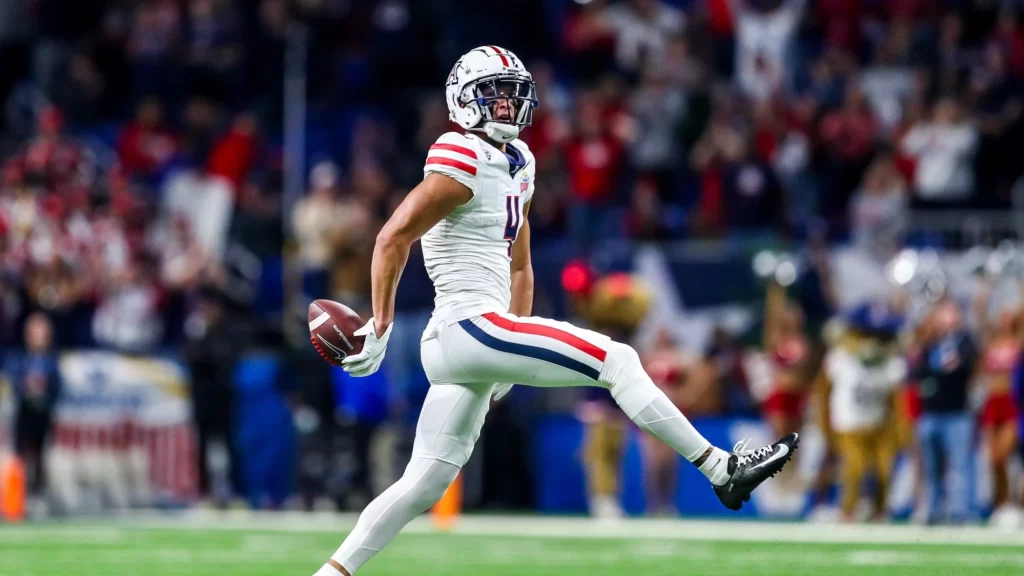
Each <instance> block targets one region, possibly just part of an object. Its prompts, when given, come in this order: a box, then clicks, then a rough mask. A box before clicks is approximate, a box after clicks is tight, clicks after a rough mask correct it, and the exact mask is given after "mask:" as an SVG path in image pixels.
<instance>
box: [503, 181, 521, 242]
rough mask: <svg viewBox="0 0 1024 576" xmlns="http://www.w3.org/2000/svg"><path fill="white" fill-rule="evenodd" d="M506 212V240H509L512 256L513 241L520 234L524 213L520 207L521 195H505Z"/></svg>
mask: <svg viewBox="0 0 1024 576" xmlns="http://www.w3.org/2000/svg"><path fill="white" fill-rule="evenodd" d="M505 214H506V216H507V217H506V219H505V240H508V255H509V256H512V243H513V242H515V241H516V236H517V235H519V226H520V224H522V220H523V213H522V211H521V210H520V209H519V196H513V195H511V194H510V195H508V196H505Z"/></svg>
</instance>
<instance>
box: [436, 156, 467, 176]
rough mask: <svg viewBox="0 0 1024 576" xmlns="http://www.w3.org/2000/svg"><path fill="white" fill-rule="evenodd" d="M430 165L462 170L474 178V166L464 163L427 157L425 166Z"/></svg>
mask: <svg viewBox="0 0 1024 576" xmlns="http://www.w3.org/2000/svg"><path fill="white" fill-rule="evenodd" d="M431 164H441V165H444V166H451V167H452V168H457V169H459V170H462V171H463V172H465V173H467V174H469V175H470V176H476V166H473V165H470V164H466V163H465V162H460V161H458V160H452V159H451V158H444V157H443V156H428V157H427V166H430V165H431Z"/></svg>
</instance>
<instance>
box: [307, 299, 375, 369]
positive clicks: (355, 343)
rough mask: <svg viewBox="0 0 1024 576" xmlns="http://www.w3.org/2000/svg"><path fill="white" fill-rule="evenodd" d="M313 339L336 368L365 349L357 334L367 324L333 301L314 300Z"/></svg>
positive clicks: (310, 331)
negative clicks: (347, 357)
mask: <svg viewBox="0 0 1024 576" xmlns="http://www.w3.org/2000/svg"><path fill="white" fill-rule="evenodd" d="M308 319H309V339H310V340H311V341H312V342H313V346H314V347H315V348H316V350H317V352H319V353H320V355H321V356H323V357H324V360H327V361H328V362H330V363H331V364H334V365H335V366H341V361H342V360H344V359H345V357H346V356H350V355H352V354H358V353H359V352H360V351H361V350H362V349H363V339H364V337H363V336H354V335H353V332H355V331H356V330H358V329H360V328H362V327H363V325H364V324H366V322H365V321H364V320H363V319H362V318H360V317H359V314H356V313H355V312H354V311H353V310H352V309H351V308H349V307H348V306H345V305H344V304H340V303H338V302H335V301H333V300H323V299H321V300H314V301H313V302H312V303H311V304H310V305H309V314H308Z"/></svg>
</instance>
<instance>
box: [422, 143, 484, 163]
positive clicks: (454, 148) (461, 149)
mask: <svg viewBox="0 0 1024 576" xmlns="http://www.w3.org/2000/svg"><path fill="white" fill-rule="evenodd" d="M430 149H431V150H447V151H449V152H458V153H459V154H464V155H466V156H469V157H470V158H473V159H474V160H475V159H476V152H474V151H473V150H472V149H470V148H466V147H465V146H456V145H455V144H434V145H433V146H431V147H430Z"/></svg>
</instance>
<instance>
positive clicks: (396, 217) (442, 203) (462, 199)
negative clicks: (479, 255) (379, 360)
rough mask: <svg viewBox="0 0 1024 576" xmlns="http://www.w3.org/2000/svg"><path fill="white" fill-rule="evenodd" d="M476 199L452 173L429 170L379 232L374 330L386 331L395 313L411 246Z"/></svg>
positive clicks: (375, 249) (375, 252)
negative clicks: (403, 271) (399, 286)
mask: <svg viewBox="0 0 1024 576" xmlns="http://www.w3.org/2000/svg"><path fill="white" fill-rule="evenodd" d="M472 199H473V192H472V191H471V190H470V189H469V188H468V187H467V186H466V185H465V184H462V183H460V182H458V181H456V180H455V179H454V178H452V177H450V176H446V175H444V174H441V173H437V172H430V173H428V174H427V175H426V177H424V178H423V182H421V183H420V184H419V185H418V186H416V187H415V188H413V190H412V192H409V195H408V196H406V197H405V199H404V200H402V203H401V204H399V205H398V208H397V209H396V210H395V213H394V214H392V215H391V218H389V219H388V221H387V223H386V224H384V227H383V228H382V229H381V231H380V233H379V234H377V242H376V244H375V245H374V247H373V262H372V264H371V265H370V280H371V284H372V294H373V319H374V330H375V331H376V333H377V334H378V335H380V334H383V333H384V331H385V330H386V329H387V327H388V326H389V325H391V322H392V321H393V320H394V317H395V290H396V289H397V288H398V279H399V278H400V277H401V275H402V270H403V269H404V268H405V264H406V262H407V261H408V259H409V248H410V247H411V246H412V243H413V242H415V241H416V240H419V238H420V237H421V236H423V235H424V234H426V232H427V230H430V229H431V228H432V227H433V226H434V225H435V224H437V223H438V222H440V221H441V220H442V219H443V218H445V217H446V216H448V215H449V214H451V212H452V211H453V210H455V209H456V208H458V207H460V206H462V205H463V204H466V203H467V202H469V201H470V200H472Z"/></svg>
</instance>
